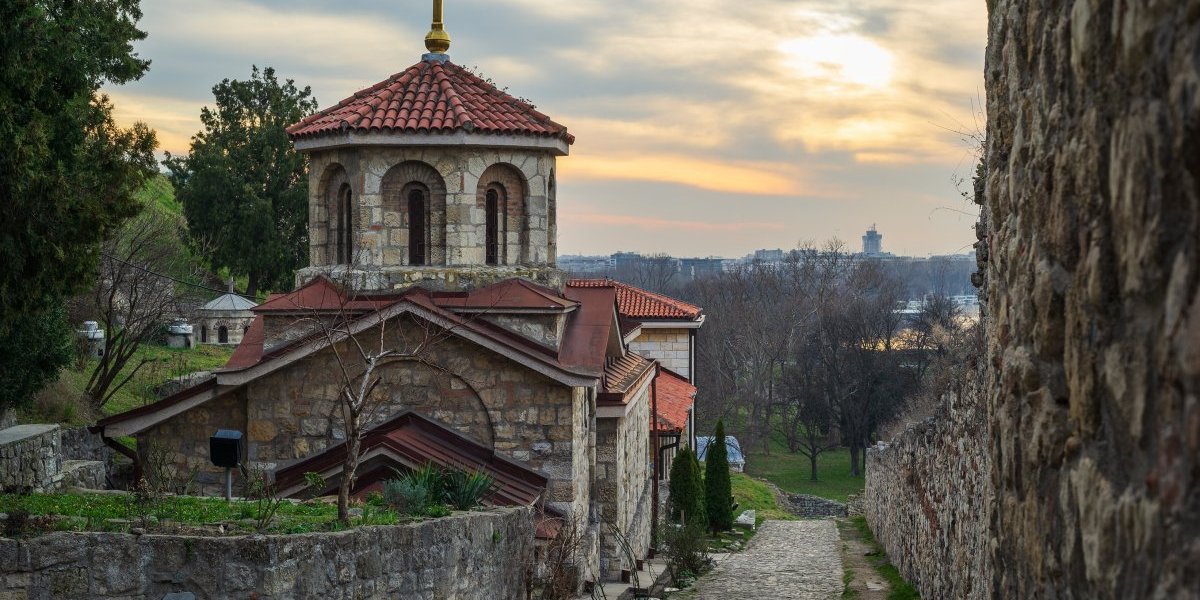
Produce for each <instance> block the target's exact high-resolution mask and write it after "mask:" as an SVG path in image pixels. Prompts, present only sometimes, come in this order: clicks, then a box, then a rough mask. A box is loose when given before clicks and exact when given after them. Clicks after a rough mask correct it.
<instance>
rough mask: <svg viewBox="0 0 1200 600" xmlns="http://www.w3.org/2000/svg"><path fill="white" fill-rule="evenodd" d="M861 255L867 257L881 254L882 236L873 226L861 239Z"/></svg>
mask: <svg viewBox="0 0 1200 600" xmlns="http://www.w3.org/2000/svg"><path fill="white" fill-rule="evenodd" d="M862 243H863V254H866V255H867V256H877V255H879V254H883V235H881V234H880V233H879V231H878V230H876V229H875V226H874V225H871V228H870V229H868V230H867V234H866V235H864V236H863V237H862Z"/></svg>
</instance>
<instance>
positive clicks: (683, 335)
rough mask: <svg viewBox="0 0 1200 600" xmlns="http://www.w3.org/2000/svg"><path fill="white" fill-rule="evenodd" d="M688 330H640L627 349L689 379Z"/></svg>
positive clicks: (689, 352)
mask: <svg viewBox="0 0 1200 600" xmlns="http://www.w3.org/2000/svg"><path fill="white" fill-rule="evenodd" d="M689 331H690V330H688V329H642V333H641V334H640V335H638V337H637V339H636V340H633V341H632V342H630V344H629V349H630V350H633V351H634V352H637V353H638V354H641V355H642V356H645V357H647V358H653V359H656V360H657V361H658V362H659V363H661V364H662V366H664V367H666V368H668V369H670V370H672V371H675V372H676V373H679V374H680V375H683V376H684V377H691V368H690V366H691V334H690V333H689Z"/></svg>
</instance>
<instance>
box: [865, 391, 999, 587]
mask: <svg viewBox="0 0 1200 600" xmlns="http://www.w3.org/2000/svg"><path fill="white" fill-rule="evenodd" d="M981 385H982V382H981V381H980V380H979V379H978V377H975V376H969V377H967V378H965V379H964V381H963V384H962V387H961V388H960V389H959V390H958V392H957V393H954V394H949V395H947V396H946V397H945V399H944V400H943V405H942V406H941V407H940V408H939V410H938V411H937V413H936V414H935V415H934V416H933V417H930V418H929V419H926V420H925V421H922V422H920V423H917V424H915V425H912V426H910V427H909V428H908V429H907V430H905V431H904V433H902V434H901V435H899V436H897V437H896V439H894V440H893V441H892V442H891V443H890V444H885V443H882V442H881V443H880V444H879V445H877V446H875V447H874V448H869V449H868V450H867V472H866V490H865V491H864V493H863V495H864V501H863V505H864V506H863V508H864V512H865V516H866V518H867V523H868V524H869V525H870V526H871V531H872V532H874V534H875V537H876V539H878V540H879V543H880V544H882V545H883V548H884V550H885V551H886V552H887V555H888V558H890V559H891V561H892V562H893V563H894V564H895V565H896V567H897V568H898V569H899V570H900V573H901V574H902V575H904V578H905V579H906V580H908V581H909V582H910V583H912V584H913V585H914V586H915V587H916V588H917V589H918V590H919V591H920V592H921V597H922V598H956V599H976V598H990V597H991V596H990V581H991V578H992V572H993V571H992V566H991V564H992V563H991V558H990V547H989V540H990V539H991V535H990V532H989V522H990V518H989V517H990V514H991V510H992V498H993V490H992V483H991V470H990V464H991V463H990V457H989V454H988V452H989V444H988V440H987V407H986V405H985V403H984V400H983V397H982V394H981V393H980V391H979V390H980V388H981ZM843 510H844V507H843Z"/></svg>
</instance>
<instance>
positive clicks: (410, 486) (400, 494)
mask: <svg viewBox="0 0 1200 600" xmlns="http://www.w3.org/2000/svg"><path fill="white" fill-rule="evenodd" d="M383 501H384V503H385V504H387V505H388V506H389V507H391V508H392V509H394V510H396V511H397V512H400V513H404V514H407V515H412V516H420V515H424V514H425V512H426V511H427V510H429V506H430V504H432V502H431V498H430V495H429V488H427V487H425V484H424V483H423V482H421V481H420V480H418V479H416V478H413V477H410V476H408V475H405V476H404V477H402V478H400V479H391V480H388V481H385V482H383Z"/></svg>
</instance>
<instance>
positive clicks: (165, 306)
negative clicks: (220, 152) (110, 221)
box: [86, 205, 203, 411]
mask: <svg viewBox="0 0 1200 600" xmlns="http://www.w3.org/2000/svg"><path fill="white" fill-rule="evenodd" d="M184 235H185V232H184V224H183V222H182V219H180V218H179V217H177V216H175V215H172V214H169V213H167V212H166V211H164V210H162V209H160V208H158V207H157V206H154V205H147V206H146V207H145V208H144V209H143V210H142V212H141V213H140V214H139V215H138V216H137V217H134V218H133V219H131V220H130V221H129V222H128V223H126V224H125V225H124V226H122V227H121V228H120V229H118V230H117V232H116V233H115V234H114V235H113V236H112V237H111V238H109V239H108V240H106V241H105V242H104V244H103V246H102V247H101V257H100V267H99V272H98V274H97V278H96V286H95V288H94V289H93V292H92V294H91V295H92V299H91V300H92V301H91V305H92V306H91V308H92V310H94V311H95V314H96V316H97V320H99V321H100V322H101V323H102V324H103V325H104V329H105V333H106V335H107V337H106V338H105V340H104V353H103V355H102V356H101V357H100V360H99V362H98V363H97V364H96V367H95V369H93V370H92V374H91V377H90V378H89V379H88V383H87V387H86V393H87V396H88V398H89V400H90V402H91V404H92V407H93V408H94V409H97V411H98V410H99V409H100V408H102V407H103V406H104V405H105V404H107V403H108V402H109V400H111V399H112V397H113V396H114V395H115V394H116V393H117V392H118V391H119V390H120V389H121V388H122V387H124V386H125V384H127V383H129V381H130V380H131V379H133V377H134V375H136V374H137V373H138V371H140V370H141V369H142V368H143V367H144V366H146V365H147V364H149V363H150V362H153V361H152V360H150V359H146V358H142V359H139V360H137V361H136V363H135V364H132V365H131V361H133V359H134V357H135V355H136V354H137V350H138V347H139V346H140V345H141V344H142V343H144V342H146V341H147V340H149V339H150V338H151V337H153V336H154V335H155V334H156V333H157V332H158V331H159V329H160V328H161V327H162V326H164V325H166V324H167V323H168V321H169V320H170V319H171V318H172V317H176V316H182V314H183V311H182V309H181V304H182V303H184V302H186V301H187V299H188V298H191V297H192V296H194V295H195V292H194V291H193V290H191V289H189V288H188V287H187V286H184V285H180V284H179V283H177V281H188V280H196V279H199V278H200V277H201V276H202V274H203V270H202V269H201V268H200V266H199V264H198V262H197V261H196V260H195V259H194V258H193V257H192V256H191V254H190V253H189V252H188V250H187V248H186V247H184V245H183V243H182V242H181V240H182V239H184Z"/></svg>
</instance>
